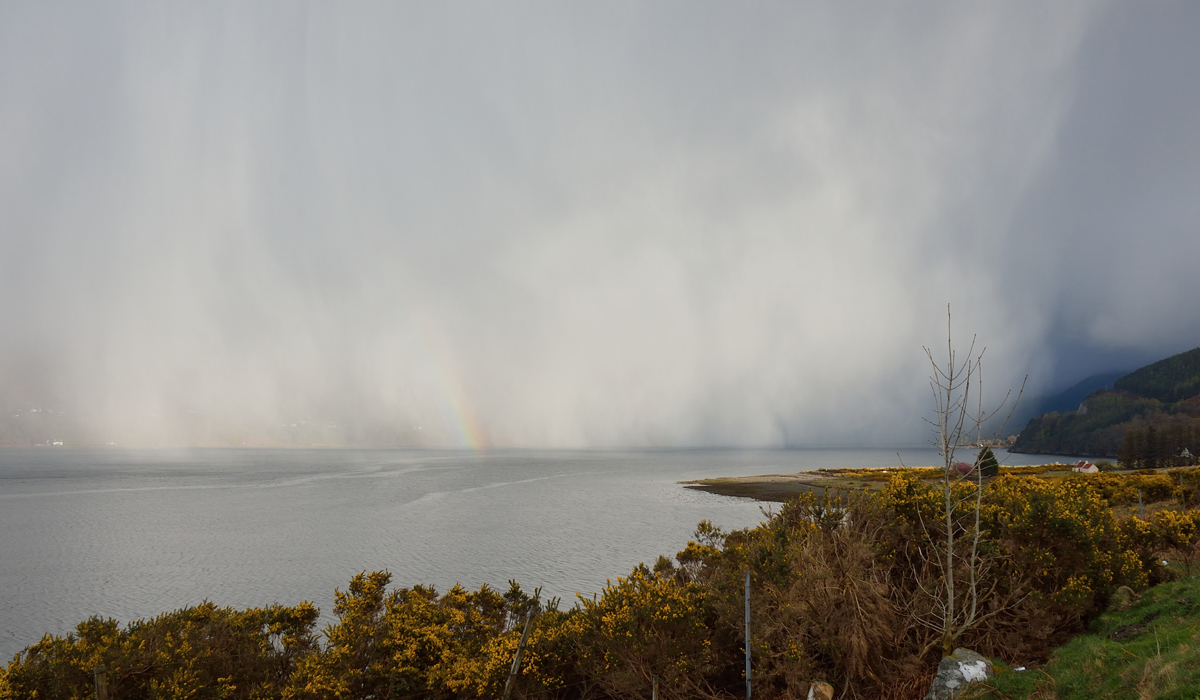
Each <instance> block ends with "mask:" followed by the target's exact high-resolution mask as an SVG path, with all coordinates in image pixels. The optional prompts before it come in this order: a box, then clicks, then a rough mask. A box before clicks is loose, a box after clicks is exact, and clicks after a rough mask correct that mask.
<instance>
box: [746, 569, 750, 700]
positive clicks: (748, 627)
mask: <svg viewBox="0 0 1200 700" xmlns="http://www.w3.org/2000/svg"><path fill="white" fill-rule="evenodd" d="M746 700H750V569H746Z"/></svg>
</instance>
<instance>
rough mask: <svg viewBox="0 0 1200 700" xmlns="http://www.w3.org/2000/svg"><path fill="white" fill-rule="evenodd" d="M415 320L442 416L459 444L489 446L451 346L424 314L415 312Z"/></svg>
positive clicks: (475, 449)
mask: <svg viewBox="0 0 1200 700" xmlns="http://www.w3.org/2000/svg"><path fill="white" fill-rule="evenodd" d="M412 319H413V327H414V328H415V329H416V335H417V341H418V344H419V345H420V349H421V354H422V355H424V360H425V366H426V367H427V368H428V369H429V376H430V378H431V379H432V380H433V387H434V390H435V392H436V394H437V402H438V407H439V409H440V410H441V413H442V418H443V419H444V420H445V422H446V423H447V424H448V425H449V426H450V428H451V431H452V432H453V433H455V437H456V438H457V439H458V445H459V446H460V447H466V448H468V449H471V450H474V451H476V452H479V451H482V450H485V449H487V439H486V438H485V437H484V433H483V429H482V428H481V426H480V424H479V419H478V417H477V416H476V413H475V408H474V406H473V404H472V402H471V400H470V397H469V396H467V392H466V391H465V390H464V389H463V385H462V381H460V380H459V378H458V373H457V372H455V369H454V365H453V364H452V363H451V361H450V352H449V348H448V346H447V343H446V342H445V340H444V338H443V336H442V334H441V333H440V332H438V331H437V330H436V329H435V327H434V326H433V324H432V323H430V322H428V321H427V320H426V319H425V317H424V316H423V315H422V314H420V313H413V314H412Z"/></svg>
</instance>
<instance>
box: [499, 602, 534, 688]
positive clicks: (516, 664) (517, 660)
mask: <svg viewBox="0 0 1200 700" xmlns="http://www.w3.org/2000/svg"><path fill="white" fill-rule="evenodd" d="M530 622H533V611H532V610H530V611H529V612H528V613H527V614H526V615H525V629H524V630H522V632H521V641H519V642H517V653H516V655H515V656H513V663H512V669H511V670H509V672H508V682H507V683H505V684H504V700H508V694H509V693H511V692H512V684H513V679H514V678H516V677H517V670H518V669H519V668H521V651H522V650H523V649H524V648H525V640H526V639H528V638H529V623H530Z"/></svg>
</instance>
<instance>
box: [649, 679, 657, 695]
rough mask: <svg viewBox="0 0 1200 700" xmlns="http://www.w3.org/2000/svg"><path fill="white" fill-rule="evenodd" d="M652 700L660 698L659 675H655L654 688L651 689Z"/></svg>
mask: <svg viewBox="0 0 1200 700" xmlns="http://www.w3.org/2000/svg"><path fill="white" fill-rule="evenodd" d="M650 700H658V676H657V675H655V676H654V688H653V689H652V690H651V691H650Z"/></svg>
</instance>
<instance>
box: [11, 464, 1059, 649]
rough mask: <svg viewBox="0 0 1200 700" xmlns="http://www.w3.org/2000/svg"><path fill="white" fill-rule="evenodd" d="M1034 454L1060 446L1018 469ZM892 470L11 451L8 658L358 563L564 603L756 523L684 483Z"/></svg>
mask: <svg viewBox="0 0 1200 700" xmlns="http://www.w3.org/2000/svg"><path fill="white" fill-rule="evenodd" d="M901 454H902V456H903V458H904V461H905V463H907V464H910V465H917V464H934V463H937V461H938V458H937V454H936V453H935V452H933V451H932V450H922V449H912V450H901ZM1040 461H1054V459H1053V458H1047V459H1045V460H1041V459H1039V458H1038V457H1036V456H1027V455H1013V456H1012V459H1011V460H1009V461H1008V462H1007V463H1010V464H1029V463H1038V462H1040ZM895 464H896V450H891V449H879V450H862V449H854V450H786V451H720V450H709V451H662V452H655V451H643V452H607V451H605V452H600V451H577V452H555V451H542V450H538V451H533V450H523V451H493V452H489V453H485V454H477V453H469V452H456V451H445V450H261V449H255V450H234V449H204V450H185V451H166V450H112V449H109V450H65V449H30V450H20V449H0V591H3V599H2V600H0V663H3V662H5V661H7V660H8V659H9V658H11V657H12V655H13V654H14V653H16V652H17V651H19V650H20V649H22V648H24V647H25V646H27V645H29V644H31V643H33V642H35V641H37V639H39V638H40V637H41V635H42V634H43V633H46V632H52V633H55V634H63V633H65V632H68V631H70V630H71V629H73V628H74V626H75V625H76V624H77V623H78V622H79V621H81V620H83V619H85V618H87V617H88V616H91V615H103V616H108V617H114V618H116V619H118V620H120V621H122V622H127V621H129V620H131V619H134V618H139V617H149V616H153V615H156V614H158V613H160V612H164V611H167V610H173V609H176V608H179V607H182V606H186V605H193V604H196V603H199V602H201V601H202V600H205V599H208V600H212V601H214V602H216V603H218V604H220V605H232V606H235V607H247V606H259V605H265V604H268V603H272V602H276V601H278V602H280V603H295V602H298V601H302V600H311V601H314V602H315V603H316V604H317V605H318V606H319V607H320V608H321V609H322V610H323V611H326V613H329V612H331V611H332V607H333V591H334V588H335V587H339V586H340V587H345V585H346V583H347V581H348V580H349V579H350V577H351V576H352V575H353V574H355V573H357V572H359V571H363V570H367V571H374V570H379V569H387V570H389V571H391V572H392V574H393V579H392V580H393V583H395V584H397V585H404V586H410V585H413V584H417V583H431V584H434V585H436V586H437V587H438V589H439V590H445V588H446V587H448V586H450V585H453V584H454V583H455V582H461V583H463V584H464V585H466V586H470V587H476V586H478V585H479V584H481V583H484V582H486V583H490V584H492V585H494V586H504V585H505V584H506V582H507V581H508V580H509V579H516V580H517V581H519V582H520V583H521V584H522V585H523V586H525V587H526V588H528V589H532V588H533V587H534V586H542V588H543V591H544V592H545V594H547V595H554V596H561V597H563V598H564V601H566V602H568V603H569V601H570V600H573V598H574V594H575V593H577V592H579V593H584V594H590V593H592V592H593V591H596V590H598V589H599V588H601V587H602V586H603V585H604V581H605V579H607V578H615V577H617V576H622V575H625V574H627V573H629V571H630V569H631V568H632V567H633V566H635V565H636V564H637V563H638V562H639V561H645V562H651V561H653V560H654V559H655V558H656V557H657V556H658V555H659V554H673V553H674V552H676V551H678V550H680V549H682V548H683V546H684V545H685V544H686V542H687V540H688V538H689V536H690V534H691V533H692V531H693V530H694V529H695V526H696V523H697V522H699V521H700V520H702V519H708V520H711V521H713V522H715V523H716V524H718V525H720V526H722V527H725V528H738V527H746V526H750V525H754V524H755V523H757V522H758V521H759V520H760V519H761V518H762V514H761V511H760V507H759V506H760V504H758V503H755V502H752V501H747V500H743V499H736V498H728V497H724V496H715V495H711V494H706V493H701V492H698V491H692V490H688V489H685V488H683V487H681V486H679V485H678V484H677V483H676V482H678V481H680V480H683V479H697V478H704V477H711V476H735V475H749V474H765V473H781V472H797V471H805V470H809V469H816V468H819V467H835V466H836V467H863V466H893V465H895ZM330 620H331V617H330V615H328V614H327V615H325V616H324V617H323V622H329V621H330Z"/></svg>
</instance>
